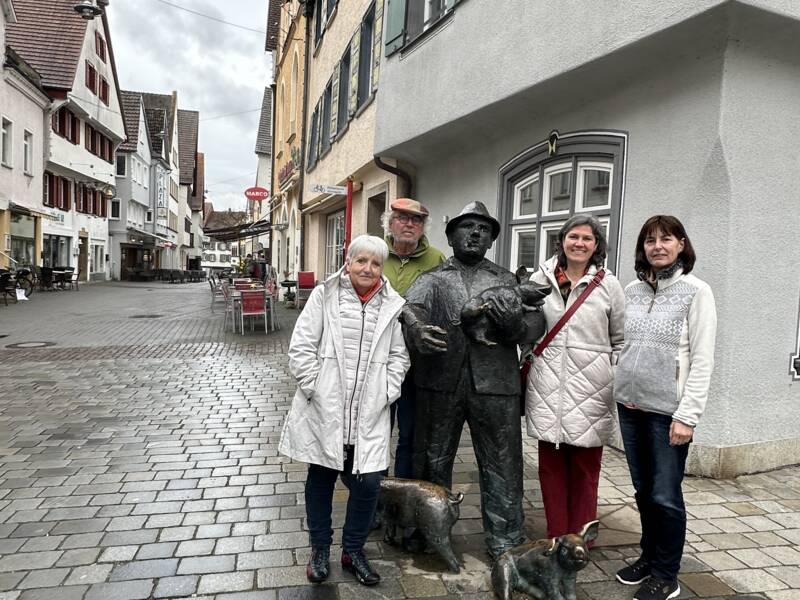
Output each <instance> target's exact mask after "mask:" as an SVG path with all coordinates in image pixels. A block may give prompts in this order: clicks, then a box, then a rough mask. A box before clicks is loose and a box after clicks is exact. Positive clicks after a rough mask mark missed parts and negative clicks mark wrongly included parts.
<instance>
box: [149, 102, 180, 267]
mask: <svg viewBox="0 0 800 600" xmlns="http://www.w3.org/2000/svg"><path fill="white" fill-rule="evenodd" d="M142 99H143V101H144V106H145V116H146V119H147V126H148V128H149V131H150V140H151V144H152V156H153V162H152V168H151V172H152V178H153V179H152V185H153V186H154V189H155V192H156V196H155V203H156V205H155V219H154V231H155V234H156V235H157V236H160V237H161V238H163V239H161V240H158V241H157V242H156V249H155V259H154V261H153V265H154V267H155V268H158V269H183V268H184V267H183V263H182V262H181V253H180V249H179V239H178V232H179V222H178V214H179V212H180V211H179V207H178V199H179V196H180V193H179V181H180V163H179V156H180V155H179V150H178V123H177V120H178V119H177V113H178V94H177V92H172V94H171V95H168V94H152V93H143V94H142ZM184 212H185V211H184Z"/></svg>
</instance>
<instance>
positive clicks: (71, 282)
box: [64, 271, 81, 291]
mask: <svg viewBox="0 0 800 600" xmlns="http://www.w3.org/2000/svg"><path fill="white" fill-rule="evenodd" d="M80 275H81V272H80V271H72V272H71V273H70V272H67V273H65V274H64V287H66V286H69V289H71V290H75V291H77V290H78V281H79V279H80Z"/></svg>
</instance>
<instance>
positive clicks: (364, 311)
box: [347, 306, 367, 442]
mask: <svg viewBox="0 0 800 600" xmlns="http://www.w3.org/2000/svg"><path fill="white" fill-rule="evenodd" d="M366 315H367V309H366V308H365V307H364V306H362V307H361V334H360V336H359V338H358V359H357V360H356V378H355V379H354V380H353V393H352V394H351V395H350V407H349V410H348V415H347V441H348V442H349V441H350V435H351V434H352V433H353V429H352V427H351V424H352V423H353V401H354V400H355V398H356V390H357V389H358V369H359V367H360V366H361V346H363V344H364V321H365V319H366ZM356 436H358V433H356Z"/></svg>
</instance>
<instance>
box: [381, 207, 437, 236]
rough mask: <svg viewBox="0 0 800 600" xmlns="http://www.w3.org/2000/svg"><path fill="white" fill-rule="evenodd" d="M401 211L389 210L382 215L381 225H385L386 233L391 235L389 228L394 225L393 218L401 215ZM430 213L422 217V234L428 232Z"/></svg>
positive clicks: (384, 230)
mask: <svg viewBox="0 0 800 600" xmlns="http://www.w3.org/2000/svg"><path fill="white" fill-rule="evenodd" d="M401 212H403V211H400V210H391V209H389V210H387V211H384V213H383V214H382V215H381V226H382V227H383V233H384V235H389V234H390V233H391V230H390V229H389V228H390V227H391V226H392V220H393V219H394V218H395V217H396V216H397V215H399V214H400V213H401ZM430 221H431V220H430V215H428V216H423V217H422V235H425V234H426V233H428V224H429V223H430Z"/></svg>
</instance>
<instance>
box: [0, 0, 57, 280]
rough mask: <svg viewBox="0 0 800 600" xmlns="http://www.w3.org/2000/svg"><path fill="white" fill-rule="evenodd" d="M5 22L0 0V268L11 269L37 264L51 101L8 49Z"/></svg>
mask: <svg viewBox="0 0 800 600" xmlns="http://www.w3.org/2000/svg"><path fill="white" fill-rule="evenodd" d="M6 23H16V15H15V13H14V8H13V6H12V4H11V2H10V0H0V267H6V268H8V267H11V268H15V267H21V266H31V265H40V264H41V258H40V256H41V252H42V220H43V219H48V218H49V216H48V215H47V214H46V213H45V212H44V209H43V206H42V182H43V173H44V164H43V156H44V140H45V131H46V129H47V127H48V123H47V114H48V107H49V105H50V99H49V98H48V97H47V95H46V94H45V93H44V90H43V89H42V87H41V78H40V76H39V74H38V73H36V72H35V71H34V70H33V69H32V68H31V67H30V66H29V65H28V64H27V63H25V61H24V60H22V59H21V58H20V56H19V55H18V54H17V53H16V52H15V51H14V49H13V48H11V47H10V46H9V47H8V49H7V48H6V38H5V30H6ZM6 50H7V51H6Z"/></svg>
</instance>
